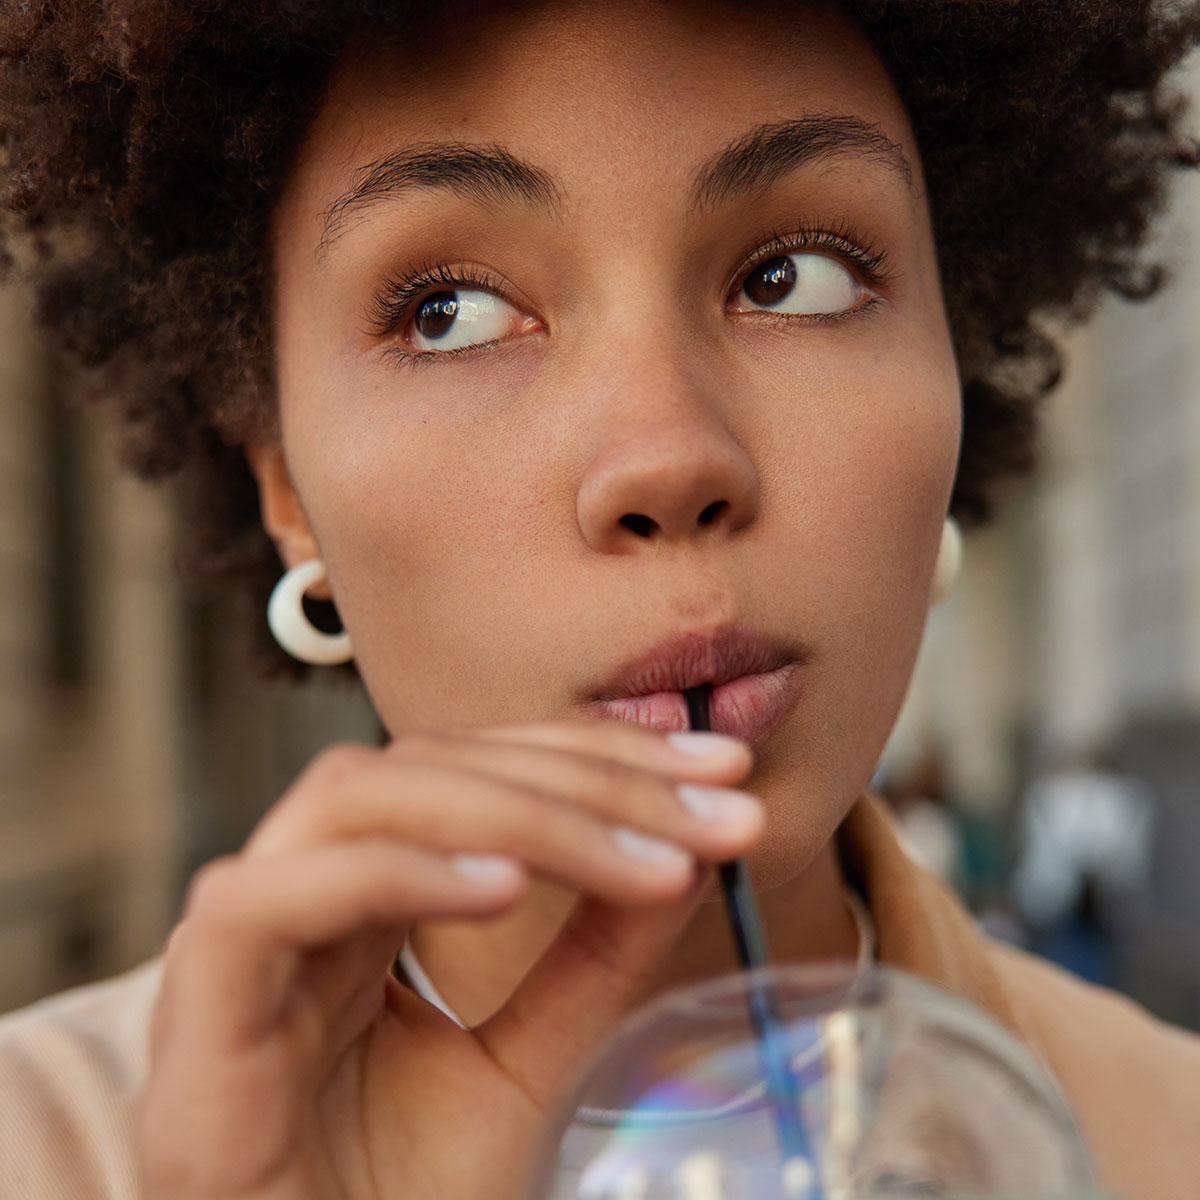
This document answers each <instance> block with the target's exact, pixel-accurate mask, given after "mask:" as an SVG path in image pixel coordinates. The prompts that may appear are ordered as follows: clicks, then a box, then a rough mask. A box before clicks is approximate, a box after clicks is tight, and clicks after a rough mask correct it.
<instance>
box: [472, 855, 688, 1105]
mask: <svg viewBox="0 0 1200 1200" xmlns="http://www.w3.org/2000/svg"><path fill="white" fill-rule="evenodd" d="M708 875H709V872H707V871H702V872H697V877H696V880H695V881H694V883H693V886H692V887H691V888H690V889H689V890H688V892H687V893H686V894H685V895H684V896H682V897H680V898H679V899H678V900H676V901H675V902H674V903H672V904H668V905H662V906H659V907H658V908H655V909H649V910H645V909H639V910H636V911H634V910H629V909H619V908H616V907H614V906H612V905H608V904H604V903H603V902H601V901H598V900H595V899H593V898H590V897H585V898H584V899H582V900H581V901H580V902H579V903H578V905H577V906H576V908H575V910H574V911H573V913H572V915H571V918H570V919H569V920H568V922H567V924H566V925H565V926H564V927H563V929H562V930H561V931H560V932H559V934H558V936H557V937H556V939H555V940H554V942H553V943H552V944H551V945H550V947H549V948H548V949H547V950H546V952H545V953H544V954H543V955H542V957H541V958H540V959H539V960H538V962H537V963H536V964H535V965H534V967H533V969H532V970H531V971H530V972H529V974H528V975H526V977H525V979H524V980H523V981H522V983H521V984H520V986H519V987H518V988H517V990H516V992H514V993H513V995H512V997H511V998H510V999H509V1001H508V1003H507V1004H505V1005H504V1007H503V1008H502V1009H500V1011H499V1012H498V1013H496V1014H495V1015H494V1016H493V1017H491V1018H490V1019H489V1020H488V1021H486V1022H485V1023H484V1024H483V1025H480V1026H478V1027H477V1028H476V1029H475V1031H474V1032H475V1034H476V1036H478V1037H479V1038H480V1040H481V1041H483V1043H484V1044H485V1046H486V1047H487V1048H488V1050H489V1051H490V1053H491V1054H492V1055H493V1057H494V1058H495V1059H496V1061H497V1062H498V1063H500V1064H501V1066H503V1067H504V1069H505V1070H506V1071H507V1072H508V1073H509V1075H510V1076H512V1077H513V1078H514V1079H515V1080H516V1081H517V1082H518V1083H519V1084H520V1086H521V1087H522V1088H523V1090H524V1091H525V1092H526V1094H527V1095H529V1096H530V1097H531V1098H532V1099H533V1100H534V1101H535V1103H537V1104H538V1105H540V1106H541V1107H543V1108H547V1107H549V1106H550V1105H552V1104H554V1103H555V1102H556V1101H557V1100H558V1099H559V1098H560V1096H561V1094H562V1090H563V1088H564V1086H566V1085H568V1084H570V1083H573V1082H574V1076H575V1073H576V1072H577V1071H578V1069H579V1064H580V1063H581V1062H584V1061H586V1060H587V1059H588V1057H589V1056H590V1055H591V1054H592V1053H593V1052H594V1051H595V1049H596V1047H597V1046H598V1045H599V1044H600V1042H601V1041H603V1039H604V1038H606V1037H607V1036H608V1035H609V1033H611V1032H612V1030H613V1028H614V1027H615V1026H616V1024H617V1023H618V1022H619V1021H620V1020H621V1019H622V1018H623V1017H624V1016H625V1014H626V1013H627V1012H628V1011H629V1009H630V1007H631V1005H633V1004H634V1003H635V1002H636V1001H637V999H638V998H639V996H641V995H642V994H643V992H644V991H645V989H646V987H647V985H648V984H649V983H650V981H651V980H652V978H653V977H654V975H655V973H656V971H657V970H658V969H659V968H660V967H661V964H662V959H663V957H664V955H665V954H666V953H667V952H668V950H669V949H670V947H671V946H672V945H674V943H675V941H676V940H677V939H678V938H679V935H680V934H681V933H682V932H683V930H684V928H685V927H686V926H687V924H688V922H689V920H690V919H691V917H692V914H693V913H694V912H695V909H696V905H697V904H698V903H699V899H700V896H701V894H702V892H703V884H704V881H705V880H707V878H708Z"/></svg>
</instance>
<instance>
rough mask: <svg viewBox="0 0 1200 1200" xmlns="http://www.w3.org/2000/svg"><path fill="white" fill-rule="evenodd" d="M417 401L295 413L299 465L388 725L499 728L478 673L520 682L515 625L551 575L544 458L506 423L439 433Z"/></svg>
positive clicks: (448, 426) (443, 425) (356, 402)
mask: <svg viewBox="0 0 1200 1200" xmlns="http://www.w3.org/2000/svg"><path fill="white" fill-rule="evenodd" d="M341 394H342V396H343V397H347V396H348V395H349V392H348V390H347V389H346V388H345V387H343V389H342V392H341ZM407 399H408V400H409V402H408V403H404V404H401V403H399V401H398V399H397V397H395V396H391V395H385V396H383V397H381V398H379V402H377V403H375V402H368V401H366V400H365V399H364V393H362V392H360V393H359V394H358V395H357V396H356V397H354V398H353V399H345V400H344V401H343V406H342V412H341V414H338V408H337V406H334V405H332V404H330V403H327V402H322V403H320V404H317V403H313V404H310V405H307V406H305V405H303V404H300V403H297V404H296V406H295V411H296V416H297V419H296V420H295V421H294V422H293V424H294V428H295V429H296V432H297V436H296V438H295V439H294V440H293V442H292V444H291V445H289V447H288V452H289V456H290V458H289V461H290V462H291V463H292V467H293V473H294V474H295V477H296V482H297V486H298V487H299V489H300V492H301V494H302V495H303V496H304V497H305V498H306V502H307V504H306V507H307V513H308V516H309V519H310V521H311V523H312V526H313V529H314V532H315V534H316V537H317V542H318V545H319V546H320V549H321V553H322V556H323V557H324V559H325V561H326V565H327V568H328V572H329V578H330V582H331V585H332V587H333V590H334V594H335V596H336V598H337V603H338V608H339V611H340V613H341V616H342V619H343V620H344V621H345V623H346V625H347V627H348V628H349V629H350V631H351V634H352V637H353V639H354V643H355V658H356V661H357V663H358V666H359V669H360V671H361V672H362V674H363V678H364V681H365V683H366V685H367V687H368V690H369V691H370V692H371V694H372V696H373V697H374V698H375V701H376V705H377V708H378V710H379V711H380V713H381V715H384V716H385V717H386V719H387V720H388V722H389V724H391V725H393V726H395V727H397V728H399V727H408V728H411V727H415V726H416V725H418V724H422V725H429V726H431V727H433V726H438V727H440V726H449V725H454V724H458V723H460V722H466V723H471V722H472V721H473V720H474V719H476V718H477V717H480V718H483V717H486V718H492V717H494V712H493V711H492V709H493V708H494V698H492V697H489V695H488V693H487V688H488V681H487V679H484V678H481V677H480V667H481V664H486V665H487V667H488V668H489V670H491V671H492V672H493V673H498V674H504V675H506V676H507V677H508V678H510V679H511V678H512V677H513V675H514V673H515V672H516V671H517V670H518V668H519V666H520V661H519V659H518V661H517V662H516V663H515V664H507V665H506V664H505V663H504V658H505V655H506V654H507V653H508V652H509V650H510V648H511V649H512V650H513V652H514V653H516V654H518V655H519V653H520V650H521V645H520V638H519V637H517V636H514V635H515V632H516V631H514V629H513V628H512V627H511V626H512V619H513V614H518V615H519V614H520V613H527V611H528V608H529V598H530V595H531V594H532V591H531V588H530V586H529V584H530V580H529V572H530V571H538V570H540V569H541V568H542V567H543V566H544V564H543V563H541V562H540V561H539V560H538V559H537V555H538V554H539V553H540V550H539V547H540V546H542V545H544V543H545V538H544V537H542V538H539V537H538V536H537V531H536V530H535V528H534V526H535V525H536V524H537V522H538V521H539V520H540V519H541V518H540V513H541V507H542V501H543V498H544V496H545V488H546V486H547V481H546V480H545V479H544V478H542V477H541V476H539V475H538V474H537V473H536V472H535V464H536V461H537V458H538V455H537V454H536V453H531V451H530V448H529V447H528V446H521V445H517V444H513V445H508V444H507V441H508V439H509V437H510V436H511V437H512V438H513V440H514V443H515V438H516V436H517V434H518V433H519V431H517V430H513V431H512V434H511V435H510V434H509V432H508V425H507V423H505V422H503V421H491V422H487V421H483V420H482V419H480V420H470V419H453V420H450V419H447V418H446V415H445V413H444V411H443V413H442V416H441V419H437V418H436V417H435V415H434V413H433V411H431V410H429V409H426V408H424V407H423V405H422V404H419V403H415V402H412V396H411V394H410V395H409V396H408V397H407ZM492 399H493V400H494V401H495V404H496V406H498V407H499V406H502V404H503V397H502V396H499V395H495V394H493V397H492ZM305 407H307V411H308V412H309V414H310V419H309V420H307V421H305V420H303V419H302V418H301V416H300V413H301V410H302V409H303V408H305ZM317 414H320V415H319V416H317ZM330 414H335V415H332V416H331V415H330ZM313 416H316V419H313ZM301 430H303V431H304V433H303V442H301V441H300V436H301V434H300V431H301ZM285 433H286V430H285ZM546 575H547V572H545V571H542V577H543V578H545V577H546ZM539 587H541V585H539ZM526 623H527V622H526ZM496 668H501V670H499V671H497V670H496ZM466 678H471V679H472V680H474V683H473V686H472V688H471V689H470V691H469V695H468V694H464V690H463V688H462V680H464V679H466ZM475 703H478V704H479V705H480V706H482V707H480V709H479V711H478V712H475V711H474V710H473V709H472V705H473V704H475Z"/></svg>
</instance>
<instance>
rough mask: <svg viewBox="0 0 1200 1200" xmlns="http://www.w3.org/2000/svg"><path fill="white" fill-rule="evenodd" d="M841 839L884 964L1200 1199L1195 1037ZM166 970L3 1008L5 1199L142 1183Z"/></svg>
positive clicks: (871, 835) (874, 809) (1109, 1159)
mask: <svg viewBox="0 0 1200 1200" xmlns="http://www.w3.org/2000/svg"><path fill="white" fill-rule="evenodd" d="M839 845H840V849H841V854H842V860H843V863H844V865H845V869H846V872H847V875H848V877H849V878H850V879H851V880H852V882H853V883H854V884H855V886H856V887H857V888H858V889H859V890H860V891H861V892H862V894H863V895H864V897H865V898H866V899H867V902H868V905H869V907H870V909H871V916H872V919H873V921H874V923H875V929H876V936H877V940H878V957H879V959H880V961H882V962H884V963H887V964H889V965H891V966H896V967H901V968H904V969H907V970H909V971H912V972H914V973H915V974H918V975H922V976H924V977H925V978H927V979H930V980H932V981H933V982H935V983H939V984H941V985H942V986H944V987H947V988H949V989H950V990H952V991H954V992H957V993H958V994H959V995H962V996H964V997H966V998H967V999H968V1000H971V1001H973V1002H974V1003H975V1004H978V1005H980V1006H981V1007H982V1008H984V1009H985V1010H987V1011H988V1012H990V1013H991V1014H992V1015H993V1016H994V1017H996V1018H997V1019H998V1020H999V1021H1000V1022H1001V1023H1002V1024H1004V1025H1006V1026H1007V1027H1008V1028H1009V1029H1010V1030H1011V1031H1013V1032H1014V1033H1015V1034H1016V1035H1017V1036H1018V1037H1019V1038H1021V1039H1022V1040H1023V1041H1024V1042H1025V1043H1026V1044H1027V1045H1028V1046H1030V1047H1031V1048H1032V1049H1033V1051H1034V1052H1035V1053H1036V1054H1038V1055H1039V1056H1040V1057H1041V1059H1042V1060H1043V1062H1044V1063H1045V1064H1046V1066H1047V1067H1048V1068H1049V1069H1050V1071H1051V1073H1052V1074H1053V1075H1054V1076H1055V1077H1056V1078H1057V1080H1058V1082H1059V1084H1060V1085H1061V1086H1062V1089H1063V1091H1064V1093H1065V1094H1066V1096H1067V1100H1068V1102H1069V1103H1070V1104H1071V1106H1072V1108H1073V1109H1074V1110H1075V1113H1076V1116H1077V1117H1078V1119H1079V1122H1080V1125H1081V1127H1082V1129H1083V1132H1084V1135H1085V1137H1086V1138H1087V1140H1088V1143H1089V1145H1090V1146H1091V1149H1092V1154H1093V1157H1094V1160H1095V1163H1096V1168H1097V1171H1098V1174H1099V1177H1100V1182H1101V1184H1102V1185H1103V1186H1104V1187H1105V1188H1107V1189H1108V1190H1109V1191H1111V1192H1113V1193H1114V1194H1115V1195H1117V1196H1120V1197H1123V1198H1124V1200H1197V1197H1200V1037H1197V1036H1195V1035H1193V1034H1190V1033H1186V1032H1184V1031H1183V1030H1179V1029H1175V1028H1173V1027H1171V1026H1169V1025H1165V1024H1163V1023H1162V1022H1161V1021H1158V1020H1156V1019H1155V1018H1153V1017H1151V1016H1150V1015H1149V1014H1147V1013H1146V1012H1145V1011H1144V1010H1142V1009H1141V1008H1139V1007H1138V1006H1137V1005H1135V1004H1133V1003H1131V1002H1130V1001H1129V1000H1126V999H1124V998H1123V997H1120V996H1118V995H1116V994H1115V993H1113V992H1109V991H1106V990H1104V989H1102V988H1096V987H1093V986H1091V985H1089V984H1085V983H1082V982H1080V981H1079V980H1077V979H1075V978H1074V977H1072V976H1071V975H1068V974H1067V973H1065V972H1063V971H1061V970H1059V969H1058V968H1056V967H1053V966H1051V965H1050V964H1048V963H1045V962H1042V961H1040V960H1038V959H1036V958H1033V957H1031V956H1030V955H1028V954H1024V953H1022V952H1020V951H1018V950H1013V949H1010V948H1008V947H1004V946H1001V945H998V944H996V943H994V942H992V941H990V940H989V939H988V938H987V937H985V936H984V935H983V934H982V933H981V932H980V931H979V930H978V928H977V927H976V926H975V924H974V922H973V921H972V920H971V917H970V915H969V914H968V913H967V912H966V910H965V909H964V908H963V907H962V905H961V903H960V902H959V900H958V899H957V898H956V897H955V896H954V895H953V894H952V893H951V892H950V891H949V890H948V889H947V888H946V887H945V886H944V885H943V884H942V883H941V882H940V881H939V880H937V879H936V878H935V877H933V876H932V875H930V874H928V873H927V872H925V871H923V870H922V869H921V868H920V867H918V866H917V865H916V864H915V863H913V862H912V860H911V859H910V858H909V857H908V856H907V855H906V854H905V853H904V851H903V850H902V849H901V847H900V844H899V842H898V841H897V839H896V835H895V833H894V831H893V829H892V826H891V823H890V821H889V819H888V817H887V814H886V812H885V810H884V809H883V807H882V805H881V804H880V803H879V802H878V801H877V800H875V799H874V798H873V797H871V796H864V797H863V798H862V799H861V800H860V801H859V802H858V803H857V804H856V805H855V806H854V808H853V810H852V811H851V813H850V815H849V816H848V817H847V819H846V822H845V823H844V825H843V827H842V830H841V831H840V833H839ZM158 975H159V968H158V965H157V964H156V963H151V964H148V965H146V966H144V967H140V968H138V969H137V970H136V971H132V972H130V973H129V974H127V975H123V976H121V977H119V978H117V979H113V980H110V981H108V982H106V983H102V984H96V985H93V986H91V987H86V988H80V989H78V990H76V991H73V992H67V993H64V994H63V995H61V996H55V997H52V998H51V999H49V1000H44V1001H42V1002H41V1003H40V1004H35V1005H33V1006H32V1007H30V1008H27V1009H23V1010H22V1011H20V1012H17V1013H13V1014H11V1015H9V1016H7V1017H4V1018H2V1019H0V1196H3V1197H4V1198H5V1200H7V1198H8V1197H13V1198H14V1200H16V1198H18V1197H19V1198H20V1200H41V1198H42V1197H53V1198H54V1200H101V1198H104V1200H132V1198H134V1197H137V1196H138V1195H139V1191H138V1187H137V1182H136V1178H137V1173H136V1167H135V1158H134V1152H133V1142H134V1126H135V1120H136V1104H137V1095H138V1090H139V1087H140V1084H141V1081H142V1079H143V1077H144V1075H145V1071H146V1040H147V1031H148V1029H149V1022H150V1013H151V1010H152V1007H153V1004H154V998H155V993H156V991H157V987H158ZM1097 1047H1101V1048H1102V1052H1101V1053H1096V1048H1097ZM464 1200H465V1198H464Z"/></svg>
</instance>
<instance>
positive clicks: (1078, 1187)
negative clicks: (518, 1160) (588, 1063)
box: [535, 964, 1101, 1200]
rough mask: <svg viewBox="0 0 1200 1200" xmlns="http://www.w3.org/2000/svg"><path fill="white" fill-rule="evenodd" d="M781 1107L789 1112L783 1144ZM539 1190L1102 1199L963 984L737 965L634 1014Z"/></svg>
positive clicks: (1069, 1138)
mask: <svg viewBox="0 0 1200 1200" xmlns="http://www.w3.org/2000/svg"><path fill="white" fill-rule="evenodd" d="M769 993H773V998H772V1003H773V1005H774V1008H775V1013H776V1015H777V1017H778V1022H777V1023H775V1024H773V1025H772V1028H773V1029H774V1042H773V1045H774V1046H775V1047H776V1048H777V1051H778V1057H777V1058H776V1062H782V1063H786V1064H787V1070H788V1072H789V1073H790V1076H791V1080H792V1081H794V1082H793V1083H792V1084H791V1086H790V1089H788V1090H785V1091H782V1092H781V1091H780V1090H779V1088H778V1087H775V1088H771V1087H770V1086H769V1085H768V1083H767V1078H768V1077H769V1072H767V1073H764V1063H765V1060H764V1057H763V1043H762V1041H761V1039H759V1038H758V1037H757V1036H756V1035H755V1033H754V1027H753V1025H752V1023H751V1020H750V1018H749V1016H748V1013H749V1006H750V1003H751V1002H752V1001H757V1002H759V1003H760V1005H761V1002H762V999H763V997H764V996H766V995H768V994H769ZM776 1078H778V1076H776ZM785 1095H786V1096H789V1097H790V1100H789V1101H788V1102H786V1103H785V1102H784V1101H782V1100H781V1099H780V1097H781V1096H785ZM781 1105H783V1106H784V1107H787V1108H789V1109H790V1110H791V1112H793V1113H794V1114H795V1120H794V1121H793V1123H792V1124H791V1130H792V1132H791V1134H790V1135H789V1136H788V1139H787V1140H788V1150H787V1152H786V1153H785V1151H784V1150H783V1148H782V1141H781V1134H780V1125H781V1116H780V1107H781ZM787 1121H788V1118H787V1117H786V1116H785V1117H784V1118H783V1123H784V1124H786V1123H787ZM535 1195H536V1196H538V1197H539V1198H553V1200H567V1198H571V1200H901V1198H908V1197H915V1196H924V1197H944V1198H953V1200H968V1198H969V1200H984V1198H987V1200H1099V1198H1100V1197H1101V1193H1100V1191H1099V1190H1098V1188H1097V1186H1096V1183H1095V1180H1094V1176H1093V1173H1092V1167H1091V1163H1090V1160H1089V1155H1088V1152H1087V1149H1086V1146H1085V1144H1084V1141H1083V1139H1082V1137H1081V1135H1080V1133H1079V1130H1078V1127H1077V1125H1076V1123H1075V1120H1074V1118H1073V1117H1072V1114H1071V1112H1070V1110H1069V1109H1068V1107H1067V1105H1066V1102H1065V1101H1064V1099H1063V1097H1062V1095H1061V1093H1060V1092H1059V1090H1058V1088H1057V1087H1056V1085H1055V1084H1054V1082H1053V1081H1052V1080H1051V1079H1050V1078H1049V1076H1048V1075H1047V1074H1046V1072H1045V1071H1044V1070H1043V1069H1042V1068H1041V1067H1040V1066H1039V1065H1038V1063H1037V1062H1036V1061H1035V1059H1034V1058H1033V1056H1032V1055H1031V1053H1030V1052H1029V1051H1028V1050H1027V1049H1026V1048H1025V1047H1024V1046H1023V1045H1022V1044H1021V1043H1019V1042H1018V1041H1017V1040H1016V1039H1015V1038H1013V1037H1012V1036H1011V1035H1010V1034H1008V1033H1007V1032H1006V1031H1005V1030H1004V1029H1003V1028H1001V1027H1000V1026H999V1025H998V1024H997V1023H996V1022H995V1021H993V1020H992V1019H991V1018H990V1017H989V1016H987V1015H986V1014H985V1013H983V1012H982V1011H980V1010H979V1009H977V1008H975V1007H974V1006H972V1005H970V1004H968V1003H966V1002H965V1001H964V1000H962V999H961V998H959V997H957V996H954V995H951V994H950V993H947V992H945V991H943V990H941V989H939V988H936V987H934V986H932V985H930V984H928V983H926V982H924V981H922V980H919V979H916V978H914V977H913V976H911V975H907V974H905V973H903V972H898V971H895V970H890V969H884V968H872V969H870V970H867V971H864V972H861V973H857V974H856V972H855V969H854V967H853V966H852V965H850V964H845V965H842V964H830V965H823V966H816V967H812V966H806V967H771V968H767V969H764V970H760V971H755V972H738V973H736V974H733V975H728V976H724V977H722V978H719V979H715V980H711V981H707V982H705V983H702V984H700V985H697V986H694V987H689V988H683V989H680V990H678V991H675V992H672V993H670V994H668V995H666V996H663V997H661V998H660V999H658V1000H657V1001H655V1002H654V1003H653V1004H651V1005H648V1006H647V1007H646V1008H645V1009H643V1010H642V1011H640V1012H637V1013H634V1014H633V1015H632V1016H631V1017H630V1018H629V1019H628V1020H626V1022H625V1023H624V1024H623V1025H622V1026H621V1027H620V1028H619V1029H618V1030H617V1032H616V1034H615V1035H614V1036H613V1037H612V1038H611V1039H610V1041H609V1042H608V1044H607V1046H606V1047H605V1049H604V1050H603V1051H602V1053H601V1054H600V1055H599V1056H598V1057H597V1059H596V1060H595V1062H594V1063H593V1066H592V1068H591V1070H590V1071H589V1072H588V1073H587V1075H586V1078H585V1079H584V1081H583V1083H582V1084H581V1085H580V1087H579V1088H578V1090H577V1092H576V1093H575V1094H574V1095H573V1096H572V1097H571V1100H570V1102H569V1103H568V1104H567V1105H566V1106H565V1108H564V1110H563V1114H562V1119H561V1121H560V1123H559V1125H558V1133H557V1134H556V1136H555V1139H554V1142H553V1144H552V1145H551V1146H550V1147H548V1149H547V1152H546V1155H545V1158H544V1165H543V1170H542V1173H541V1175H540V1176H539V1185H538V1187H537V1189H536V1191H535Z"/></svg>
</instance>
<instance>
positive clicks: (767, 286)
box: [745, 256, 796, 307]
mask: <svg viewBox="0 0 1200 1200" xmlns="http://www.w3.org/2000/svg"><path fill="white" fill-rule="evenodd" d="M795 286H796V264H795V263H793V262H792V260H791V259H790V258H789V257H787V256H781V257H779V258H772V259H770V260H769V261H768V262H765V263H763V265H762V266H761V267H759V268H758V270H757V271H755V272H754V274H753V275H751V276H750V278H749V279H747V280H746V285H745V291H746V295H747V296H749V297H750V299H751V300H753V301H754V303H755V304H764V305H767V306H768V307H769V306H770V305H772V304H778V303H779V302H780V301H781V300H783V299H785V298H786V297H787V294H788V293H789V292H790V291H791V290H792V288H793V287H795Z"/></svg>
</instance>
